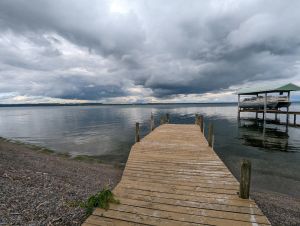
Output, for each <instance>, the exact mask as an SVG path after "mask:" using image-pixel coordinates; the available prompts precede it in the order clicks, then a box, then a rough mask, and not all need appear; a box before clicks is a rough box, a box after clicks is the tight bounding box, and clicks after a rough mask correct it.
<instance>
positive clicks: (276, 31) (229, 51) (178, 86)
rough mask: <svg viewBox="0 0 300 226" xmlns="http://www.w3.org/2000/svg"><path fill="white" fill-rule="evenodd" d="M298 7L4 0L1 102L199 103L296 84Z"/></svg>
mask: <svg viewBox="0 0 300 226" xmlns="http://www.w3.org/2000/svg"><path fill="white" fill-rule="evenodd" d="M299 9H300V2H299V1H296V0H294V1H293V0H292V1H289V2H286V1H283V0H281V1H279V0H277V1H276V0H275V1H274V0H265V1H264V0H263V1H261V0H260V1H255V0H251V1H250V0H249V1H213V0H212V1H196V0H194V1H192V0H191V1H155V0H151V1H142V0H140V1H121V0H119V1H117V0H116V1H99V0H97V1H96V0H88V1H86V0H73V1H66V0H60V1H52V0H31V1H26V0H1V1H0V80H1V82H0V93H1V95H0V102H1V96H2V97H3V98H4V97H5V100H7V98H8V97H11V96H13V95H16V96H25V97H31V96H32V97H33V96H36V97H41V96H42V97H47V98H59V99H68V100H70V99H77V100H97V101H104V102H105V101H106V102H109V101H113V100H114V101H119V102H128V101H129V102H130V101H133V102H135V101H146V102H149V101H150V102H151V101H153V100H156V101H159V100H172V99H173V100H176V98H179V97H184V96H186V97H187V96H189V95H196V96H197V95H198V97H199V98H200V99H199V100H201V97H204V96H207V95H208V94H213V93H220V94H221V93H222V92H223V93H228V91H229V92H230V91H234V90H235V88H236V87H239V86H245V85H248V84H257V83H265V82H266V83H267V82H277V81H284V82H287V81H294V82H296V83H298V84H299V81H300V60H299V58H300V14H299ZM221 99H222V98H221ZM3 100H4V99H3ZM11 100H12V99H11Z"/></svg>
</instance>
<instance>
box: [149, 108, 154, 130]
mask: <svg viewBox="0 0 300 226" xmlns="http://www.w3.org/2000/svg"><path fill="white" fill-rule="evenodd" d="M154 126H155V125H154V116H153V113H152V112H151V120H150V130H151V131H153V130H154Z"/></svg>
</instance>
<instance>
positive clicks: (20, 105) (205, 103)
mask: <svg viewBox="0 0 300 226" xmlns="http://www.w3.org/2000/svg"><path fill="white" fill-rule="evenodd" d="M292 103H294V104H299V103H300V101H293V102H292ZM237 104H238V103H237V102H201V103H124V104H121V103H119V104H112V103H111V104H107V103H69V104H60V103H38V104H0V107H64V106H136V105H138V106H148V105H149V106H153V105H237Z"/></svg>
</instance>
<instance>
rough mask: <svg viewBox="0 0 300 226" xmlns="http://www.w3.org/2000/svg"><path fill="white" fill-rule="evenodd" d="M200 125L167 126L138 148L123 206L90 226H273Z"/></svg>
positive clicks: (120, 188)
mask: <svg viewBox="0 0 300 226" xmlns="http://www.w3.org/2000/svg"><path fill="white" fill-rule="evenodd" d="M238 191H239V182H238V181H237V180H236V178H235V177H234V176H233V175H232V174H231V172H230V171H229V170H228V168H227V167H226V166H225V165H224V163H223V162H222V161H221V160H220V158H219V157H218V155H217V154H216V153H215V152H214V150H213V149H212V148H210V147H209V146H208V143H207V141H206V139H205V137H204V136H203V134H202V133H201V131H200V128H199V126H197V125H175V124H164V125H162V126H160V127H158V128H156V129H155V130H154V131H152V132H151V133H150V134H149V135H147V136H146V137H145V138H143V139H142V140H141V141H140V142H138V143H136V144H135V145H133V147H132V149H131V151H130V154H129V158H128V161H127V164H126V167H125V170H124V173H123V176H122V179H121V181H120V183H119V184H118V185H117V187H116V188H115V189H114V193H115V195H116V197H117V198H118V199H119V200H120V204H112V205H111V206H110V208H109V210H107V211H106V210H102V209H99V208H97V209H96V210H95V211H94V212H93V214H92V215H91V216H90V217H88V218H87V220H86V221H85V223H84V225H87V226H88V225H126V226H127V225H172V226H173V225H220V226H227V225H228V226H229V225H230V226H231V225H239V226H243V225H245V226H247V225H270V223H269V221H268V219H267V218H266V217H265V216H264V214H263V213H262V212H261V210H260V209H259V208H258V206H257V205H256V203H255V202H254V201H253V200H251V199H249V200H245V199H240V198H239V196H238V194H237V192H238Z"/></svg>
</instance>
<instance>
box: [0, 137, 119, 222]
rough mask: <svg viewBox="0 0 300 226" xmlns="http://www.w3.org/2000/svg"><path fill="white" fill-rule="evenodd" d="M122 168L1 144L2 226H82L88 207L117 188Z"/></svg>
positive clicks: (41, 149)
mask: <svg viewBox="0 0 300 226" xmlns="http://www.w3.org/2000/svg"><path fill="white" fill-rule="evenodd" d="M121 175H122V168H120V167H118V166H116V165H107V164H102V163H98V162H93V161H88V162H86V161H83V160H80V161H78V160H74V159H71V158H70V157H68V156H67V155H58V154H55V153H52V152H51V151H49V150H46V149H43V148H39V147H35V146H30V145H24V144H19V143H14V142H10V141H7V140H5V139H0V225H31V226H35V225H80V224H81V223H82V222H83V221H84V219H85V217H86V216H85V210H84V209H82V208H80V207H79V206H78V205H76V204H75V203H76V202H78V201H84V200H86V199H87V198H88V197H89V196H91V195H93V194H95V193H96V192H98V191H100V190H101V189H102V188H103V187H104V186H107V185H109V186H110V187H114V186H115V185H116V184H117V183H118V181H119V180H120V178H121Z"/></svg>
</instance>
